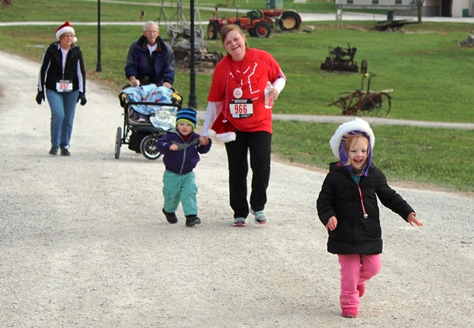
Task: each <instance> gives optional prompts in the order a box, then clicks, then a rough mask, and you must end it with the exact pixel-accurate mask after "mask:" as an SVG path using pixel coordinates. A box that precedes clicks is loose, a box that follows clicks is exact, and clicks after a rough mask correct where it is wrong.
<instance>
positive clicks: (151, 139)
mask: <svg viewBox="0 0 474 328" xmlns="http://www.w3.org/2000/svg"><path fill="white" fill-rule="evenodd" d="M157 141H158V137H156V136H154V135H149V136H146V137H145V138H143V140H142V142H141V143H140V151H141V153H142V154H143V156H145V158H146V159H158V158H159V157H160V156H161V153H160V152H159V151H158V148H157V146H156V142H157Z"/></svg>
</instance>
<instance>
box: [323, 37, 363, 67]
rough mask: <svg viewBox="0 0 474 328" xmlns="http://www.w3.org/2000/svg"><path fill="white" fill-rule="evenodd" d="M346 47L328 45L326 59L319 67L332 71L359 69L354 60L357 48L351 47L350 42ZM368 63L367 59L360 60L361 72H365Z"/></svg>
mask: <svg viewBox="0 0 474 328" xmlns="http://www.w3.org/2000/svg"><path fill="white" fill-rule="evenodd" d="M347 46H348V47H347V48H345V49H344V48H341V47H335V48H332V47H329V56H328V57H326V61H325V62H324V63H321V69H322V70H326V71H329V72H332V71H346V72H355V73H357V72H358V71H359V66H357V62H356V61H355V60H354V57H355V54H356V52H357V48H355V47H351V46H350V44H347ZM367 69H368V65H367V60H365V59H364V60H362V63H361V65H360V72H361V73H362V74H365V73H367Z"/></svg>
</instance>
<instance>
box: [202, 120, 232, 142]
mask: <svg viewBox="0 0 474 328" xmlns="http://www.w3.org/2000/svg"><path fill="white" fill-rule="evenodd" d="M207 135H208V136H209V137H215V138H216V140H217V141H221V142H231V141H234V140H235V138H236V134H235V128H234V126H233V125H232V124H230V122H229V121H227V120H226V119H225V117H224V115H222V113H220V114H219V116H218V117H217V119H216V120H215V121H214V123H213V124H212V126H211V128H210V129H209V131H208V132H207Z"/></svg>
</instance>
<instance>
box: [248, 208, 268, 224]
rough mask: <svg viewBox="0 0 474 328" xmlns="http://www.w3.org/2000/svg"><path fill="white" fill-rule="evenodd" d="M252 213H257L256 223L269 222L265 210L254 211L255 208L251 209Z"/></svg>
mask: <svg viewBox="0 0 474 328" xmlns="http://www.w3.org/2000/svg"><path fill="white" fill-rule="evenodd" d="M250 213H252V214H253V215H255V223H256V224H267V222H268V218H267V216H266V215H265V213H263V211H256V212H254V210H252V209H250Z"/></svg>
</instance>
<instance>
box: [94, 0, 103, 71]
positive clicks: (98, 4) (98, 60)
mask: <svg viewBox="0 0 474 328" xmlns="http://www.w3.org/2000/svg"><path fill="white" fill-rule="evenodd" d="M95 71H96V72H102V60H101V58H100V0H97V66H96V68H95Z"/></svg>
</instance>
